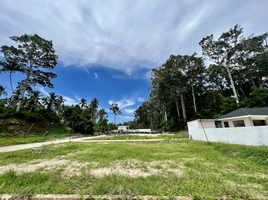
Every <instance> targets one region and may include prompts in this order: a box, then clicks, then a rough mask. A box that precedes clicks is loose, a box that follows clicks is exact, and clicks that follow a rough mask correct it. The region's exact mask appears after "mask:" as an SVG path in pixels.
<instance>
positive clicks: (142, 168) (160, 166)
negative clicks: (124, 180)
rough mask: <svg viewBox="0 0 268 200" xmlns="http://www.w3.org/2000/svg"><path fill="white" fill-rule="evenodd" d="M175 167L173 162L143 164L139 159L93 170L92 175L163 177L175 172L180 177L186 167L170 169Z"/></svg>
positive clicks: (114, 163)
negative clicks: (167, 173)
mask: <svg viewBox="0 0 268 200" xmlns="http://www.w3.org/2000/svg"><path fill="white" fill-rule="evenodd" d="M171 164H172V165H174V162H173V161H170V160H168V161H153V162H141V161H139V160H137V159H128V160H125V161H120V162H113V163H112V164H111V167H103V168H96V169H92V170H91V171H90V173H91V174H92V175H94V176H96V177H104V176H107V175H111V174H118V175H122V176H129V177H132V178H137V177H148V176H151V175H162V176H165V175H164V174H165V173H166V172H173V173H175V174H176V175H178V176H180V175H182V173H183V168H184V165H182V164H179V165H178V168H170V167H169V166H170V165H171Z"/></svg>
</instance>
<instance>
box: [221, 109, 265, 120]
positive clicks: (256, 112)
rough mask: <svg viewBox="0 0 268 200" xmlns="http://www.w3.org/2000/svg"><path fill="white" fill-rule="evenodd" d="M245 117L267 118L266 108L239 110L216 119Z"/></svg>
mask: <svg viewBox="0 0 268 200" xmlns="http://www.w3.org/2000/svg"><path fill="white" fill-rule="evenodd" d="M246 115H267V116H268V107H261V108H239V109H238V110H235V111H233V112H230V113H228V114H226V115H223V116H221V117H218V118H217V119H225V118H232V117H240V116H246Z"/></svg>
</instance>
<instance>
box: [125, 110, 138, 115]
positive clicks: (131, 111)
mask: <svg viewBox="0 0 268 200" xmlns="http://www.w3.org/2000/svg"><path fill="white" fill-rule="evenodd" d="M124 110H125V112H126V113H127V114H133V113H134V112H135V111H136V109H124Z"/></svg>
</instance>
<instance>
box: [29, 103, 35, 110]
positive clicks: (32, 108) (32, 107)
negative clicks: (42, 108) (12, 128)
mask: <svg viewBox="0 0 268 200" xmlns="http://www.w3.org/2000/svg"><path fill="white" fill-rule="evenodd" d="M33 105H34V104H33ZM33 105H32V107H31V109H30V110H29V112H31V111H32V109H33Z"/></svg>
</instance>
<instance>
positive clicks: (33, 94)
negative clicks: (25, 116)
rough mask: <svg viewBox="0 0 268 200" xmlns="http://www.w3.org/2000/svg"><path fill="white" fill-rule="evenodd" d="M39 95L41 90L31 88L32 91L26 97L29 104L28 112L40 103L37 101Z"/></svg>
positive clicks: (39, 97)
mask: <svg viewBox="0 0 268 200" xmlns="http://www.w3.org/2000/svg"><path fill="white" fill-rule="evenodd" d="M41 96H43V95H41V92H40V91H38V90H33V91H32V92H30V93H28V97H29V101H30V105H31V108H30V110H29V112H31V111H32V109H33V108H34V106H35V105H37V104H39V105H41V103H40V102H39V100H40V99H41Z"/></svg>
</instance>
